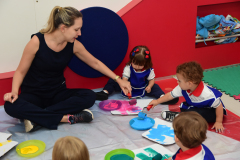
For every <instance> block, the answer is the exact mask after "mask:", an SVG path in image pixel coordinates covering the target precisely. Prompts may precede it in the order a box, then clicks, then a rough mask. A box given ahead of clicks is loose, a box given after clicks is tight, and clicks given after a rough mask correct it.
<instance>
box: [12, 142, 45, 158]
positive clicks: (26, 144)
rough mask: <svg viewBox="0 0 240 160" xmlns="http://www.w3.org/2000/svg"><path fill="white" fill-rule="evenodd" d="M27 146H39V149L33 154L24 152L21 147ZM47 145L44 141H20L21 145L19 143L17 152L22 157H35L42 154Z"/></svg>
mask: <svg viewBox="0 0 240 160" xmlns="http://www.w3.org/2000/svg"><path fill="white" fill-rule="evenodd" d="M27 146H37V147H38V151H37V152H35V153H31V154H22V153H21V149H22V148H24V147H27ZM45 147H46V144H45V143H44V142H43V141H40V140H28V141H24V142H22V143H20V144H19V145H17V147H16V152H17V154H18V155H19V156H21V157H28V158H33V157H36V156H38V155H40V154H41V153H43V152H44V150H45Z"/></svg>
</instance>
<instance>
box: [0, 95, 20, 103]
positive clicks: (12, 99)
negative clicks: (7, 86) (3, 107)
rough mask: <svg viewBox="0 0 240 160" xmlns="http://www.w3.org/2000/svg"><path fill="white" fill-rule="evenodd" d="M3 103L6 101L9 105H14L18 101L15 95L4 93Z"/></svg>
mask: <svg viewBox="0 0 240 160" xmlns="http://www.w3.org/2000/svg"><path fill="white" fill-rule="evenodd" d="M3 99H4V101H8V102H10V103H14V102H15V101H16V100H17V99H18V94H17V93H13V92H10V93H6V94H4V96H3Z"/></svg>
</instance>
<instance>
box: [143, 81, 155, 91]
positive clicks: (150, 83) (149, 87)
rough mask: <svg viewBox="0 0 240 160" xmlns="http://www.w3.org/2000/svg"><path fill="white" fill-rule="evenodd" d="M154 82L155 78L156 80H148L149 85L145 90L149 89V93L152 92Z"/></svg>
mask: <svg viewBox="0 0 240 160" xmlns="http://www.w3.org/2000/svg"><path fill="white" fill-rule="evenodd" d="M154 83H155V80H154V79H152V80H150V81H149V82H148V86H147V87H146V88H145V90H146V91H147V93H150V92H151V89H152V87H153V85H154Z"/></svg>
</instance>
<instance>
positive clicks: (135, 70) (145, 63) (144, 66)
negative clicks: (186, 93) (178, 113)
mask: <svg viewBox="0 0 240 160" xmlns="http://www.w3.org/2000/svg"><path fill="white" fill-rule="evenodd" d="M129 59H130V60H129V61H128V63H127V65H126V66H125V68H124V70H123V77H122V79H123V80H125V81H129V82H130V83H131V87H132V92H131V97H132V98H142V97H144V96H145V95H147V96H152V97H155V98H159V97H160V96H162V95H164V92H163V91H162V89H161V88H160V87H159V86H158V85H157V84H155V83H154V82H155V80H154V78H155V73H154V69H153V68H152V66H153V64H152V60H151V54H150V51H149V49H148V48H147V47H146V46H141V45H140V46H136V47H134V48H133V49H132V51H131V52H130V55H129ZM114 91H119V92H120V91H121V89H120V87H119V85H118V84H117V83H116V82H114V81H113V80H112V79H110V80H109V81H108V82H107V84H106V85H105V87H104V88H103V91H101V92H97V93H96V94H97V98H96V99H97V100H106V99H108V95H110V94H112V93H113V92H114ZM121 92H122V95H123V96H124V97H128V96H127V95H125V94H124V92H123V91H121ZM177 102H178V98H176V99H173V100H172V101H171V102H168V104H171V103H172V104H174V103H177Z"/></svg>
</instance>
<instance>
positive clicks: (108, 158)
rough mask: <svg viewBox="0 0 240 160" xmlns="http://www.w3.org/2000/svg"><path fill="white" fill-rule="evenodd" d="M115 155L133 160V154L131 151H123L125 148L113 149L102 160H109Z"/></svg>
mask: <svg viewBox="0 0 240 160" xmlns="http://www.w3.org/2000/svg"><path fill="white" fill-rule="evenodd" d="M116 154H126V155H128V156H129V157H132V158H133V159H134V157H135V154H134V153H133V151H131V150H129V149H125V148H120V149H115V150H112V151H110V152H108V153H107V154H106V156H105V158H104V159H105V160H110V158H111V157H112V156H114V155H116Z"/></svg>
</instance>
